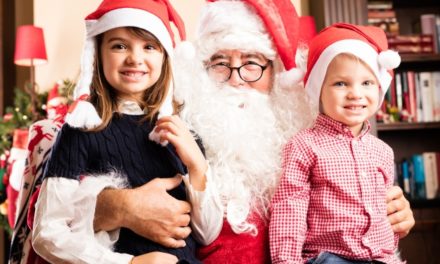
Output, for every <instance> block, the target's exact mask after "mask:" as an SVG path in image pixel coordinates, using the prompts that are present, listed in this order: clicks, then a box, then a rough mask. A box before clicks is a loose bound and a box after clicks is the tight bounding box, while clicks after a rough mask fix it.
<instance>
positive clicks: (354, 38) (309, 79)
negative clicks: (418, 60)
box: [304, 23, 400, 105]
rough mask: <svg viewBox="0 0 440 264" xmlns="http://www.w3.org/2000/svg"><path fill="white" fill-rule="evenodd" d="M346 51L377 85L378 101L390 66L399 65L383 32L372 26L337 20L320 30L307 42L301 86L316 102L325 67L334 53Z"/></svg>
mask: <svg viewBox="0 0 440 264" xmlns="http://www.w3.org/2000/svg"><path fill="white" fill-rule="evenodd" d="M341 53H349V54H353V55H354V56H356V57H358V58H359V59H361V60H362V61H363V62H365V63H366V64H367V65H368V66H369V67H370V68H371V70H372V71H373V73H374V75H375V76H376V78H377V80H378V81H379V84H380V91H379V92H380V98H381V101H380V104H381V103H382V100H383V98H384V96H385V93H386V91H387V90H388V87H389V86H390V84H391V80H392V77H393V72H392V69H395V68H397V67H398V66H399V64H400V56H399V54H398V53H397V52H395V51H392V50H389V49H388V42H387V38H386V35H385V32H384V31H383V30H382V29H380V28H378V27H373V26H357V25H352V24H346V23H337V24H334V25H332V26H329V27H327V28H325V29H323V30H322V31H321V32H320V33H319V34H318V35H317V36H316V37H315V38H313V39H312V41H311V42H310V45H309V55H308V61H307V73H306V75H305V77H304V83H305V89H306V91H307V93H308V94H309V96H310V98H311V100H312V101H314V102H315V103H316V105H319V98H320V95H321V87H322V84H323V82H324V78H325V75H326V73H327V67H328V65H329V64H330V62H331V61H332V60H333V58H335V57H336V56H337V55H338V54H341Z"/></svg>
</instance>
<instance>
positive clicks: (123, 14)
mask: <svg viewBox="0 0 440 264" xmlns="http://www.w3.org/2000/svg"><path fill="white" fill-rule="evenodd" d="M118 27H138V28H142V29H145V30H147V31H148V32H150V33H151V34H153V35H154V36H155V37H156V38H157V39H158V40H159V42H160V43H161V44H162V46H163V47H164V48H165V50H166V51H167V53H168V54H171V53H172V51H173V41H172V40H171V36H170V34H169V33H168V30H167V28H166V27H165V25H164V23H163V22H162V20H161V19H160V18H158V17H157V16H156V15H154V14H152V13H150V12H147V11H145V10H141V9H137V8H120V9H114V10H111V11H109V12H107V13H105V14H104V15H102V16H101V17H100V18H99V19H98V20H86V29H87V30H86V31H87V38H92V37H96V36H97V35H99V34H101V33H104V32H106V31H108V30H110V29H113V28H118Z"/></svg>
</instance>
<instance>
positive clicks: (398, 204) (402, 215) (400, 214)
mask: <svg viewBox="0 0 440 264" xmlns="http://www.w3.org/2000/svg"><path fill="white" fill-rule="evenodd" d="M387 214H388V220H389V221H390V224H391V227H392V228H393V231H394V233H396V234H399V236H400V238H403V237H405V236H406V235H408V234H409V231H410V230H411V228H413V226H414V224H415V220H414V215H413V212H412V211H411V208H410V204H409V202H408V200H406V198H405V196H403V192H402V189H401V188H400V187H398V186H393V187H392V188H391V189H390V190H388V192H387Z"/></svg>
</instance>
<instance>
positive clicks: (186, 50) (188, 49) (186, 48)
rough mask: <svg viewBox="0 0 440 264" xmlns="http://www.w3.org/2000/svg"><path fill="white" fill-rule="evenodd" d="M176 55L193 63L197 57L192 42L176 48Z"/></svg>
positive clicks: (184, 42) (181, 44)
mask: <svg viewBox="0 0 440 264" xmlns="http://www.w3.org/2000/svg"><path fill="white" fill-rule="evenodd" d="M174 53H175V56H179V58H181V59H185V60H190V61H193V60H194V58H195V56H196V49H195V48H194V45H193V44H192V43H191V42H189V41H183V42H181V43H180V44H179V45H177V46H176V48H175V50H174Z"/></svg>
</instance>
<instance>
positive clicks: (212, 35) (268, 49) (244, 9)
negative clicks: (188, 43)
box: [197, 1, 277, 61]
mask: <svg viewBox="0 0 440 264" xmlns="http://www.w3.org/2000/svg"><path fill="white" fill-rule="evenodd" d="M199 25H200V26H199V29H198V34H197V52H198V53H197V55H198V56H199V57H200V58H201V59H202V60H204V61H205V60H208V59H209V58H210V57H211V56H212V55H213V54H215V53H216V52H218V51H220V50H234V49H236V50H240V51H244V52H258V53H261V54H263V55H264V56H265V57H266V58H268V59H269V60H274V59H275V57H276V54H277V53H276V51H275V48H274V46H273V42H272V38H271V36H270V35H269V33H268V32H267V30H266V28H265V26H264V24H263V22H262V21H261V18H260V17H259V16H258V15H257V14H256V13H255V11H254V10H253V9H252V7H251V6H249V5H247V4H245V3H243V2H240V1H218V2H212V3H208V4H206V5H205V7H204V9H203V10H202V15H201V18H200V22H199Z"/></svg>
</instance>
